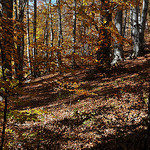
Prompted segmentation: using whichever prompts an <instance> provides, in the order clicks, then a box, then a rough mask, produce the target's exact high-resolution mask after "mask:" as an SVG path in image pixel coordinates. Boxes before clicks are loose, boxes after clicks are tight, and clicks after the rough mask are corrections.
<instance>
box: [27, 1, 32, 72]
mask: <svg viewBox="0 0 150 150" xmlns="http://www.w3.org/2000/svg"><path fill="white" fill-rule="evenodd" d="M27 59H28V64H29V66H28V67H29V68H30V69H31V70H30V74H33V72H32V66H31V55H30V23H29V0H27Z"/></svg>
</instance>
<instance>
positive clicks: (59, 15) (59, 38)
mask: <svg viewBox="0 0 150 150" xmlns="http://www.w3.org/2000/svg"><path fill="white" fill-rule="evenodd" d="M57 5H58V8H57V12H58V47H59V49H58V51H57V65H58V67H59V66H61V63H62V61H61V47H62V43H63V36H62V21H61V20H62V18H61V9H60V0H57Z"/></svg>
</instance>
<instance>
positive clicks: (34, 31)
mask: <svg viewBox="0 0 150 150" xmlns="http://www.w3.org/2000/svg"><path fill="white" fill-rule="evenodd" d="M36 18H37V0H34V21H33V44H34V48H33V75H34V77H35V78H36V77H38V76H40V72H39V70H38V63H37V43H36Z"/></svg>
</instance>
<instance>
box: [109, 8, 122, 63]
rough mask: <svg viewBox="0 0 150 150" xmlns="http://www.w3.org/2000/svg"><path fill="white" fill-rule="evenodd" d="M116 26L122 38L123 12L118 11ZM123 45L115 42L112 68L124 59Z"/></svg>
mask: <svg viewBox="0 0 150 150" xmlns="http://www.w3.org/2000/svg"><path fill="white" fill-rule="evenodd" d="M115 26H116V28H117V30H118V33H119V34H120V35H121V36H122V10H120V11H117V13H116V16H115ZM122 49H123V48H122V44H121V43H120V42H118V41H115V44H114V59H113V60H112V62H111V66H113V65H114V64H115V63H117V61H118V60H122V59H123V58H122V57H123V50H122Z"/></svg>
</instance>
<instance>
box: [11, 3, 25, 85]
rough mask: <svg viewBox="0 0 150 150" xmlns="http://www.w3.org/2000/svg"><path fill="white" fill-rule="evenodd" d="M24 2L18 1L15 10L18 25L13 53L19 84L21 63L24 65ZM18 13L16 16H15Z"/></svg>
mask: <svg viewBox="0 0 150 150" xmlns="http://www.w3.org/2000/svg"><path fill="white" fill-rule="evenodd" d="M16 4H17V3H16ZM25 6H26V1H24V0H19V5H18V11H17V8H16V21H17V22H18V23H19V24H18V25H17V26H16V29H17V50H16V52H15V55H14V56H15V71H16V76H17V79H18V80H19V81H20V83H21V82H22V81H23V77H24V74H23V67H24V66H23V63H24V60H23V59H24V8H25ZM17 12H18V14H17Z"/></svg>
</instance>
